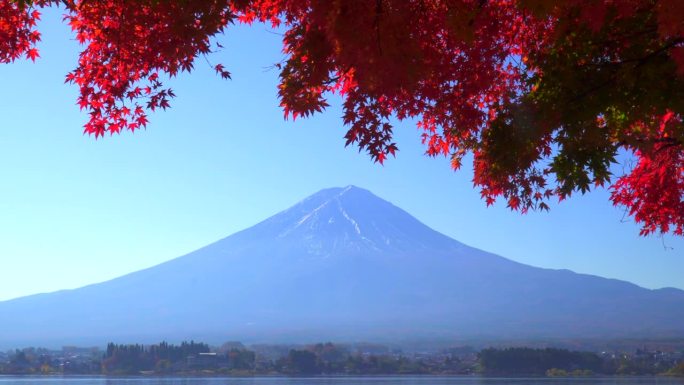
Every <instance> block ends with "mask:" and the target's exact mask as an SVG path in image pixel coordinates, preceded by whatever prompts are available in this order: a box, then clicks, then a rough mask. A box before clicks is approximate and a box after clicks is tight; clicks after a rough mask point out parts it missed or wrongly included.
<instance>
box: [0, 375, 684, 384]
mask: <svg viewBox="0 0 684 385" xmlns="http://www.w3.org/2000/svg"><path fill="white" fill-rule="evenodd" d="M0 385H684V379H679V378H668V377H583V378H545V377H541V378H491V377H458V376H454V377H448V376H400V377H385V376H377V377H375V376H366V377H346V376H337V377H335V376H331V377H97V376H74V377H51V376H43V377H31V376H0Z"/></svg>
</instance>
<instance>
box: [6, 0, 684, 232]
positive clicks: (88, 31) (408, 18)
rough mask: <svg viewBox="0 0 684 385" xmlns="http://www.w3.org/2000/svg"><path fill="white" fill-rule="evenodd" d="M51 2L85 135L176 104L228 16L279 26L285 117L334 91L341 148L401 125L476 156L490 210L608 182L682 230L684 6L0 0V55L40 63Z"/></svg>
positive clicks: (377, 153)
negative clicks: (179, 87)
mask: <svg viewBox="0 0 684 385" xmlns="http://www.w3.org/2000/svg"><path fill="white" fill-rule="evenodd" d="M60 4H61V5H62V6H63V7H65V20H66V22H68V23H69V24H70V26H71V28H72V29H73V31H74V33H75V34H76V38H77V39H78V41H79V42H80V43H81V44H82V45H83V51H82V53H81V55H80V58H79V61H78V63H77V65H76V68H75V69H74V70H73V71H72V72H71V73H69V74H67V77H66V80H67V82H69V83H72V84H74V85H75V86H76V87H78V88H79V90H80V96H79V98H78V104H79V106H80V107H81V109H83V110H84V111H86V112H87V113H88V114H89V119H88V121H87V122H86V124H85V131H86V132H87V133H89V134H94V135H95V136H96V137H97V136H101V135H104V134H105V133H107V132H109V133H118V132H121V131H123V130H136V129H139V128H142V127H145V126H146V124H147V113H148V112H149V111H154V110H156V109H158V108H162V109H165V108H167V107H168V106H169V100H170V98H172V97H173V96H174V94H173V92H172V91H171V90H170V89H169V88H166V87H165V86H164V85H163V83H162V79H167V78H168V77H170V76H171V77H172V76H174V75H176V74H178V73H179V72H183V71H190V70H192V68H193V63H194V61H195V59H197V57H198V56H200V55H207V54H209V53H211V52H212V51H213V50H214V49H215V48H216V47H218V46H219V45H218V42H217V41H216V40H215V38H216V36H217V35H218V34H220V33H221V32H224V30H225V29H226V27H229V26H230V25H231V24H232V23H254V22H265V23H270V24H271V25H273V26H274V27H278V28H280V29H281V30H282V31H284V37H283V46H284V48H283V50H284V53H285V54H286V60H285V61H284V62H283V63H278V64H277V66H278V68H279V69H280V84H279V86H278V87H279V96H280V100H281V105H282V108H283V109H284V112H285V116H286V117H291V118H293V119H295V118H297V117H300V116H304V117H305V116H309V115H311V114H313V113H316V112H321V111H323V110H324V109H325V108H326V106H327V105H328V104H327V102H326V100H327V98H329V96H330V95H331V94H338V95H340V96H341V97H342V100H343V107H344V116H343V122H344V124H345V125H346V127H347V129H348V130H347V133H346V135H345V138H346V143H347V145H350V144H354V145H357V146H359V148H361V149H364V150H366V151H368V153H369V154H370V156H371V157H372V158H373V160H375V161H378V162H380V163H382V162H383V161H384V160H385V159H386V158H387V157H388V156H390V155H394V154H395V152H396V151H397V146H396V144H395V143H394V142H393V140H392V129H393V127H392V123H391V122H392V121H395V120H404V119H412V120H415V121H417V125H418V128H419V129H420V130H422V133H423V134H422V135H423V136H422V138H423V142H424V144H425V145H426V152H427V154H428V155H431V156H438V155H443V156H448V157H450V159H451V163H452V165H453V167H454V169H458V168H459V167H461V163H462V161H463V158H464V156H465V155H467V154H473V156H474V162H473V167H474V175H475V177H474V184H475V185H476V186H477V187H478V188H480V190H481V192H482V196H483V198H484V199H485V200H486V202H487V204H492V203H494V202H495V201H496V199H498V198H503V199H505V200H506V201H507V203H508V206H509V207H511V208H512V209H515V210H520V211H522V212H525V211H527V210H530V209H542V210H544V209H548V207H549V206H548V201H549V200H551V199H560V200H562V199H565V198H567V197H569V196H570V195H572V194H573V193H576V192H581V193H584V192H586V191H588V190H589V189H591V188H593V187H595V186H607V187H609V188H610V190H611V193H612V195H611V199H612V201H613V203H614V204H616V205H619V206H622V207H624V208H625V209H626V210H627V212H628V213H629V214H630V215H631V216H633V218H634V219H635V220H636V221H637V222H639V223H640V224H641V225H642V226H643V227H642V231H641V232H642V234H644V235H645V234H650V233H654V232H655V233H668V232H672V233H674V234H677V235H682V234H683V233H684V128H683V125H682V124H683V122H682V113H684V97H683V96H684V1H681V0H232V1H230V0H114V1H104V0H80V1H78V0H64V1H59V2H58V1H54V0H33V1H27V0H23V1H20V0H0V62H3V63H7V62H11V61H13V60H16V59H18V58H20V57H22V56H25V57H27V58H29V59H31V60H34V59H36V58H37V57H38V52H37V51H36V48H35V45H36V43H37V42H38V40H39V38H40V35H39V33H38V32H37V31H36V30H35V24H36V20H37V19H38V17H39V14H38V12H37V11H36V9H39V8H41V7H48V6H57V5H60ZM215 70H216V71H217V72H218V74H219V75H220V76H222V77H224V78H228V77H230V74H229V73H228V72H227V71H226V69H225V68H224V67H223V66H222V65H221V64H216V65H215ZM618 157H624V158H627V159H631V163H632V164H631V165H630V164H623V165H618V161H617V160H616V159H617V158H618ZM616 165H617V166H618V167H616ZM622 169H624V172H622V171H620V172H619V173H617V175H614V173H616V171H617V170H622Z"/></svg>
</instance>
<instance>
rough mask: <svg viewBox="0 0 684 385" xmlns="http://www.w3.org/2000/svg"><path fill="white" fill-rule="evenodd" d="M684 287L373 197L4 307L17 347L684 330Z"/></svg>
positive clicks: (338, 199) (307, 206)
mask: <svg viewBox="0 0 684 385" xmlns="http://www.w3.org/2000/svg"><path fill="white" fill-rule="evenodd" d="M682 319H684V291H681V290H673V289H670V290H647V289H643V288H640V287H638V286H636V285H633V284H631V283H627V282H623V281H617V280H609V279H604V278H600V277H594V276H589V275H582V274H575V273H573V272H570V271H567V270H549V269H540V268H535V267H531V266H526V265H523V264H519V263H516V262H513V261H510V260H507V259H505V258H502V257H499V256H496V255H493V254H490V253H486V252H484V251H481V250H478V249H474V248H471V247H468V246H466V245H464V244H462V243H459V242H457V241H455V240H453V239H451V238H449V237H446V236H445V235H443V234H440V233H438V232H436V231H434V230H432V229H430V228H429V227H427V226H425V225H423V224H422V223H420V222H419V221H418V220H416V219H415V218H413V217H412V216H410V215H409V214H408V213H406V212H405V211H403V210H401V209H399V208H397V207H396V206H394V205H392V204H391V203H389V202H386V201H384V200H382V199H380V198H378V197H376V196H375V195H373V194H372V193H370V192H369V191H367V190H364V189H360V188H357V187H353V186H349V187H346V188H333V189H326V190H322V191H320V192H318V193H316V194H314V195H312V196H310V197H309V198H307V199H305V200H303V201H302V202H300V203H298V204H297V205H295V206H293V207H291V208H290V209H288V210H285V211H283V212H281V213H278V214H276V215H275V216H273V217H271V218H269V219H267V220H265V221H263V222H261V223H259V224H257V225H255V226H253V227H251V228H248V229H246V230H243V231H241V232H238V233H236V234H233V235H231V236H229V237H227V238H224V239H222V240H220V241H218V242H215V243H213V244H211V245H208V246H206V247H204V248H201V249H199V250H197V251H194V252H192V253H190V254H187V255H185V256H183V257H180V258H177V259H174V260H171V261H169V262H166V263H163V264H161V265H158V266H155V267H152V268H149V269H146V270H142V271H138V272H135V273H132V274H129V275H126V276H123V277H120V278H117V279H114V280H111V281H108V282H104V283H100V284H95V285H91V286H87V287H83V288H80V289H76V290H69V291H62V292H56V293H50V294H42V295H35V296H29V297H24V298H19V299H16V300H12V301H5V302H0V341H2V342H4V343H29V342H30V343H33V342H41V341H54V343H66V342H69V343H78V342H81V341H83V342H86V341H87V342H92V343H103V342H105V341H108V340H119V341H121V340H123V341H135V340H158V339H161V338H166V339H180V338H229V337H230V338H239V339H243V340H248V339H249V340H260V341H280V340H297V339H298V340H311V339H391V338H398V337H402V338H407V337H411V338H421V337H440V338H467V337H476V336H480V337H490V338H497V337H501V338H505V337H512V336H515V337H598V336H601V337H626V336H631V337H635V336H644V337H655V336H675V335H677V336H682V335H684V323H683V322H681V320H682Z"/></svg>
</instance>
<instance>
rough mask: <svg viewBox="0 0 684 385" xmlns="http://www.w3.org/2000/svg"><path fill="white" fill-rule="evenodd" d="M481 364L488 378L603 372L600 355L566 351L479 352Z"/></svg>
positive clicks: (503, 350) (519, 349)
mask: <svg viewBox="0 0 684 385" xmlns="http://www.w3.org/2000/svg"><path fill="white" fill-rule="evenodd" d="M479 362H480V366H481V370H482V372H483V373H485V374H507V375H511V374H513V375H515V374H536V375H544V374H546V373H547V371H550V370H552V369H560V370H563V371H566V372H572V371H575V370H589V371H591V372H594V373H602V372H603V360H602V359H601V357H599V356H598V355H597V354H595V353H590V352H572V351H569V350H565V349H552V348H547V349H531V348H508V349H493V348H490V349H484V350H482V351H481V352H480V354H479Z"/></svg>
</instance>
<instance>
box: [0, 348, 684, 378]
mask: <svg viewBox="0 0 684 385" xmlns="http://www.w3.org/2000/svg"><path fill="white" fill-rule="evenodd" d="M0 374H15V375H16V374H32V375H36V374H45V375H50V374H104V375H194V374H203V375H322V374H328V375H330V374H346V375H402V374H442V375H444V374H447V375H453V374H460V375H478V374H479V375H490V376H547V377H566V376H594V375H596V376H598V375H669V376H683V375H684V351H671V352H662V351H645V350H636V351H634V352H588V351H583V352H580V351H570V350H566V349H555V348H545V349H534V348H525V347H514V348H504V349H500V348H486V349H483V350H480V351H476V350H475V349H473V348H470V347H459V348H451V349H444V350H441V351H435V352H430V353H415V352H414V353H405V352H402V351H400V350H397V349H390V348H387V347H384V346H381V345H372V344H357V345H341V344H332V343H320V344H313V345H307V346H285V345H253V346H249V347H246V346H244V345H242V344H241V343H239V342H231V343H226V344H224V345H222V346H220V347H211V346H209V345H207V344H205V343H198V342H194V341H191V342H183V343H181V344H179V345H174V344H169V343H166V342H162V343H159V344H153V345H141V344H128V345H125V344H114V343H110V344H108V345H107V347H106V349H105V350H100V349H98V348H74V347H65V348H63V349H62V350H48V349H41V348H27V349H22V350H14V351H9V352H7V353H0Z"/></svg>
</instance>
